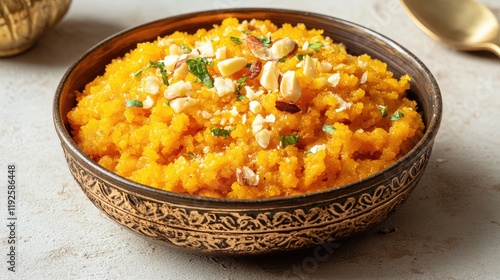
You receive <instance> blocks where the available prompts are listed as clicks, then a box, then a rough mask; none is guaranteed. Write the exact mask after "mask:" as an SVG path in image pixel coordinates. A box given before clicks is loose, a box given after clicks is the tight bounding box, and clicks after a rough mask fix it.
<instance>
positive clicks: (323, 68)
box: [316, 61, 333, 73]
mask: <svg viewBox="0 0 500 280" xmlns="http://www.w3.org/2000/svg"><path fill="white" fill-rule="evenodd" d="M316 68H317V69H318V71H319V72H321V73H326V72H330V71H332V69H333V66H332V64H331V63H330V62H328V61H321V62H319V63H318V65H317V66H316Z"/></svg>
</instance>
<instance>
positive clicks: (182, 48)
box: [179, 43, 192, 53]
mask: <svg viewBox="0 0 500 280" xmlns="http://www.w3.org/2000/svg"><path fill="white" fill-rule="evenodd" d="M179 48H180V49H181V50H185V51H186V52H187V53H190V52H191V51H192V50H191V48H190V47H188V46H186V44H184V43H182V44H181V45H180V46H179Z"/></svg>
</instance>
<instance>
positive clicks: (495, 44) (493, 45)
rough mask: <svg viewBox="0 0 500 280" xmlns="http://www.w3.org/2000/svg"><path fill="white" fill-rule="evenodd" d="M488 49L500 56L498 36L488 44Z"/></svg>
mask: <svg viewBox="0 0 500 280" xmlns="http://www.w3.org/2000/svg"><path fill="white" fill-rule="evenodd" d="M488 49H489V50H490V51H492V52H494V53H495V54H496V55H498V57H500V36H499V37H498V38H497V40H496V42H492V43H491V44H490V45H489V46H488Z"/></svg>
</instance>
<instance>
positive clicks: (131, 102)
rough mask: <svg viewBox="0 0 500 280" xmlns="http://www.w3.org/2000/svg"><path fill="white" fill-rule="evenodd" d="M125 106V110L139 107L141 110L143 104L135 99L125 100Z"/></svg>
mask: <svg viewBox="0 0 500 280" xmlns="http://www.w3.org/2000/svg"><path fill="white" fill-rule="evenodd" d="M125 106H126V107H127V108H131V107H139V108H142V107H143V104H142V102H141V101H139V100H137V99H132V100H127V102H125Z"/></svg>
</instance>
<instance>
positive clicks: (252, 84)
mask: <svg viewBox="0 0 500 280" xmlns="http://www.w3.org/2000/svg"><path fill="white" fill-rule="evenodd" d="M409 81H410V77H408V76H407V75H404V76H402V77H400V78H399V79H398V78H395V77H393V73H391V72H390V71H388V70H387V65H386V64H385V63H383V62H381V61H379V60H376V59H372V58H371V57H370V56H368V55H360V56H354V55H351V54H348V53H347V52H346V48H345V46H344V45H343V44H342V43H339V42H333V41H332V39H331V38H329V37H327V36H324V35H323V31H322V30H315V29H312V30H308V29H306V26H304V25H303V24H297V25H296V26H292V25H290V24H284V25H283V26H282V27H278V26H276V25H274V24H273V23H272V22H270V21H268V20H263V21H261V20H251V21H241V22H240V21H239V20H238V19H236V18H228V19H225V20H224V21H223V22H222V23H221V24H220V25H214V28H213V29H211V30H205V29H200V30H198V31H197V32H196V33H195V34H187V33H183V32H175V33H173V34H171V35H168V36H165V37H159V38H157V40H156V41H154V42H144V43H139V44H138V45H137V48H136V49H134V50H132V51H130V52H129V53H127V54H126V55H125V56H124V57H121V58H116V59H114V60H113V61H112V62H111V63H110V64H109V65H108V66H107V67H106V70H105V73H104V74H103V75H102V76H99V77H97V78H96V79H95V80H94V81H92V82H91V83H89V84H88V85H87V86H86V87H85V89H84V90H83V91H82V92H78V93H77V101H78V104H77V106H76V107H75V108H73V110H72V111H71V112H70V113H69V114H68V117H69V121H70V124H71V127H72V135H73V138H74V140H75V141H76V143H77V144H78V145H79V147H80V148H81V149H82V150H83V152H84V153H86V154H87V155H89V156H90V157H91V158H92V159H93V160H95V161H96V162H97V163H98V164H99V165H101V166H103V167H104V168H106V169H109V170H111V171H113V172H115V173H116V174H119V175H121V176H123V177H126V178H128V179H130V180H133V181H136V182H139V183H142V184H145V185H149V186H152V187H154V188H159V189H163V190H167V191H172V192H178V193H187V194H193V195H200V196H208V197H217V198H241V199H249V198H268V197H277V196H288V195H297V194H303V193H309V192H314V191H319V190H323V189H328V188H335V187H338V186H341V185H344V184H346V183H350V182H353V181H356V180H359V179H361V178H364V177H366V176H369V175H371V174H373V173H375V172H378V171H380V170H381V169H384V168H386V167H388V166H389V165H391V164H392V163H394V162H395V161H396V160H397V159H399V158H400V157H401V156H403V155H404V154H406V153H407V152H408V151H409V150H410V149H411V148H412V147H413V146H414V145H415V143H416V142H417V141H419V140H420V138H421V137H422V135H423V129H424V124H423V121H422V117H421V115H420V114H419V113H418V111H417V104H416V102H415V101H412V100H409V99H408V98H407V97H406V91H407V90H408V89H409V87H410V85H409Z"/></svg>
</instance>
